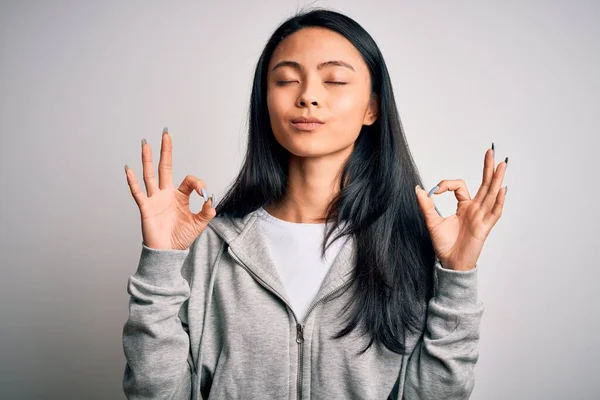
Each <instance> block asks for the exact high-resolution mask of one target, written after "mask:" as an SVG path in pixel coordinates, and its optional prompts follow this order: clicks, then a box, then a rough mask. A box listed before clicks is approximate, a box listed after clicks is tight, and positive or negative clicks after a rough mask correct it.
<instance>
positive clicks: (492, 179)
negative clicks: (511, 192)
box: [415, 149, 508, 271]
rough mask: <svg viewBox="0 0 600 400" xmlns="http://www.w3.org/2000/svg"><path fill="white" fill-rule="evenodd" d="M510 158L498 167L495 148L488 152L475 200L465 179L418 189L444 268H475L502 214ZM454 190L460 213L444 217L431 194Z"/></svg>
mask: <svg viewBox="0 0 600 400" xmlns="http://www.w3.org/2000/svg"><path fill="white" fill-rule="evenodd" d="M507 163H508V157H506V159H505V160H504V161H503V162H501V163H500V164H498V167H497V168H495V169H494V164H495V161H494V156H493V150H492V149H488V150H487V151H486V153H485V158H484V168H483V180H482V184H481V186H480V187H479V190H478V191H477V195H475V198H474V199H471V196H470V195H469V190H468V189H467V185H466V184H465V181H464V180H462V179H457V180H443V181H440V183H439V184H438V185H437V190H434V189H436V188H433V189H432V191H431V192H430V193H429V194H428V193H427V192H426V191H425V190H423V189H422V188H421V187H420V186H418V185H417V187H416V188H415V190H416V193H417V199H418V201H419V206H420V208H421V211H422V212H423V215H424V216H425V223H426V224H427V229H428V230H429V233H430V234H431V240H432V242H433V248H434V250H435V254H436V256H437V258H439V260H440V263H441V264H442V267H444V268H447V269H453V270H456V271H468V270H471V269H473V268H475V266H476V264H477V259H478V258H479V254H480V253H481V250H482V249H483V244H484V242H485V239H486V238H487V236H488V235H489V233H490V231H491V230H492V228H493V227H494V225H495V224H496V222H497V221H498V219H500V216H501V215H502V207H503V206H504V199H505V198H506V187H504V188H502V189H501V188H500V186H501V185H502V180H503V179H504V172H505V171H506V166H507ZM448 190H451V191H453V192H454V195H455V196H456V199H457V200H458V206H457V209H456V214H454V215H451V216H449V217H446V218H444V217H442V216H440V215H439V214H438V213H437V211H436V210H435V204H434V202H433V199H432V198H431V197H430V195H431V194H432V193H433V194H442V193H444V192H446V191H448Z"/></svg>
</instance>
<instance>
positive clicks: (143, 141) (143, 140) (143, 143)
mask: <svg viewBox="0 0 600 400" xmlns="http://www.w3.org/2000/svg"><path fill="white" fill-rule="evenodd" d="M146 143H147V142H146V139H142V149H143V148H144V145H145V144H146Z"/></svg>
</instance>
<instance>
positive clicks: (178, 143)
mask: <svg viewBox="0 0 600 400" xmlns="http://www.w3.org/2000/svg"><path fill="white" fill-rule="evenodd" d="M307 5H309V6H313V7H327V8H333V9H336V10H338V11H341V12H344V13H346V14H347V15H349V16H350V17H352V18H354V19H356V20H357V21H358V22H359V23H360V24H362V25H363V27H364V28H365V29H367V31H368V32H370V34H371V35H372V36H373V37H374V39H375V40H376V42H377V43H378V44H379V46H380V48H381V50H382V52H383V54H384V57H385V60H386V62H387V66H388V68H389V71H390V74H391V78H392V82H393V85H394V92H395V95H396V99H397V102H398V108H399V111H400V115H401V118H402V123H403V125H404V128H405V130H406V137H407V139H408V142H409V145H410V148H411V151H412V153H413V155H414V157H415V160H416V162H417V165H418V167H419V170H420V172H421V174H422V177H423V179H424V182H425V186H426V187H425V189H426V190H429V189H430V188H432V187H433V186H435V185H436V184H437V183H438V182H439V181H440V180H442V179H459V178H460V179H464V180H465V181H466V182H467V185H468V187H469V190H470V192H471V195H472V196H474V194H475V193H476V192H477V189H478V187H479V185H480V182H481V176H482V168H483V156H484V153H485V151H486V149H487V148H489V147H490V146H491V143H492V141H493V142H495V145H496V161H497V162H500V161H501V160H503V159H504V157H506V156H508V157H509V163H508V169H507V171H506V177H505V180H504V184H507V185H508V186H509V190H508V194H507V200H506V205H505V207H504V214H503V216H502V218H501V219H500V221H499V222H498V223H497V225H496V226H495V227H494V229H493V230H492V232H491V234H490V236H489V237H488V240H487V242H486V244H485V247H484V250H483V253H482V255H481V258H480V259H479V265H480V274H479V285H480V298H481V300H482V301H483V302H484V303H485V306H486V309H485V313H484V317H483V321H482V326H481V341H480V359H479V362H478V364H477V368H476V384H475V389H474V392H473V395H472V397H471V398H472V399H477V400H482V399H485V400H494V399H513V400H514V399H570V400H577V399H593V398H598V396H600V394H599V393H600V389H599V385H600V381H599V379H598V378H599V377H600V374H599V370H600V368H599V367H598V357H599V356H600V344H599V339H598V337H599V336H600V334H599V329H600V323H599V319H600V318H599V317H600V298H599V296H598V293H599V289H600V285H599V283H598V282H599V279H600V272H599V271H600V262H599V261H598V249H599V248H600V240H599V239H600V234H599V233H598V229H599V222H600V220H599V218H598V211H597V207H596V206H595V202H596V201H597V200H598V193H599V191H598V184H599V179H598V172H599V168H598V163H597V161H596V157H597V153H598V152H597V146H598V144H599V143H600V141H599V140H598V135H599V133H600V130H599V129H598V128H599V125H600V124H599V123H598V118H599V116H600V107H599V104H600V101H599V100H598V93H599V92H600V77H599V74H598V71H600V24H599V23H598V20H599V19H600V3H599V2H594V1H589V2H584V1H509V2H506V1H495V2H490V1H453V2H449V1H437V2H436V1H430V2H416V1H415V2H408V1H383V0H380V1H377V0H369V1H317V2H311V3H308V2H300V1H284V0H261V1H260V2H258V1H255V2H252V1H240V0H238V1H223V2H208V1H179V2H178V1H173V2H166V1H128V2H123V1H102V2H99V1H87V2H86V1H69V2H67V1H2V2H1V3H0V132H1V142H0V166H1V174H0V190H1V192H0V199H1V201H2V204H1V207H0V210H1V211H0V229H1V233H0V254H1V258H0V262H1V269H0V274H1V275H0V313H1V314H0V339H1V348H0V352H1V353H0V398H2V399H90V400H92V399H123V398H124V395H123V392H122V386H121V385H122V377H123V371H124V368H125V357H124V354H123V349H122V336H121V335H122V327H123V324H124V323H125V321H126V319H127V317H128V301H129V296H128V294H127V292H126V284H127V279H128V277H129V276H130V275H131V274H133V273H134V272H135V269H136V267H137V262H138V260H139V255H140V251H141V229H140V218H139V211H138V209H137V206H136V204H135V202H134V200H133V198H132V197H131V194H130V192H129V188H128V186H127V183H126V179H125V173H124V169H123V167H124V165H125V164H128V165H129V167H131V168H133V169H134V171H135V173H136V174H137V176H138V179H141V172H142V169H141V151H140V140H141V139H142V138H146V139H147V140H148V143H149V144H150V145H151V146H152V148H153V150H154V154H155V166H156V163H157V162H158V149H159V146H160V138H161V133H162V129H163V127H164V126H168V127H169V130H170V132H171V135H172V138H173V146H174V171H173V172H174V180H175V182H176V183H177V184H178V183H179V182H181V180H182V179H183V178H184V176H185V175H186V174H194V175H196V176H199V177H201V178H202V179H204V180H205V182H206V183H207V186H208V190H209V192H213V193H215V195H216V196H217V198H222V195H223V193H224V191H225V190H226V188H227V187H228V185H229V184H230V183H231V181H232V180H233V178H234V177H235V175H236V173H237V171H238V170H239V168H240V165H241V161H242V157H243V154H244V150H245V145H246V134H247V123H246V119H247V112H248V111H247V110H248V101H249V97H250V85H251V81H252V75H253V69H254V66H255V63H256V61H257V59H258V56H259V54H260V52H261V50H262V48H263V46H264V44H265V41H266V40H267V38H268V37H269V35H270V34H271V32H272V31H273V30H274V29H275V28H276V27H277V25H278V24H280V23H281V22H283V21H284V20H285V19H286V18H287V17H289V16H291V15H292V14H294V13H295V12H296V11H297V10H299V9H302V8H303V7H304V6H307ZM140 182H141V181H140ZM435 201H436V204H437V205H438V207H439V209H440V211H442V213H443V214H444V215H451V214H452V213H454V212H455V206H456V200H455V198H454V195H453V194H452V193H446V194H443V195H440V196H437V197H435ZM200 204H201V202H200V197H199V196H198V195H197V194H193V197H192V209H193V210H194V211H198V210H199V209H200Z"/></svg>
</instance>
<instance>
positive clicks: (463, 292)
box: [123, 9, 508, 400]
mask: <svg viewBox="0 0 600 400" xmlns="http://www.w3.org/2000/svg"><path fill="white" fill-rule="evenodd" d="M493 148H494V147H493V144H492V148H491V149H488V150H487V151H486V153H485V159H484V168H483V180H482V185H481V187H480V188H479V190H478V192H477V194H476V196H475V197H474V198H471V196H470V195H469V192H468V189H467V187H466V185H465V182H464V181H463V180H460V179H459V180H442V181H440V182H439V183H438V185H437V186H436V187H434V188H433V189H432V190H431V191H430V192H429V193H428V192H426V191H424V190H423V189H421V187H420V184H421V179H420V177H419V174H418V172H417V168H416V167H415V165H414V162H413V160H412V157H411V154H410V151H409V148H408V145H407V143H406V139H405V137H404V132H403V129H402V125H401V123H400V118H399V116H398V112H397V109H396V104H395V100H394V95H393V92H392V85H391V82H390V77H389V75H388V72H387V69H386V65H385V62H384V60H383V57H382V55H381V53H380V51H379V49H378V47H377V45H376V44H375V42H374V40H373V39H372V38H371V36H369V34H368V33H367V32H365V30H364V29H363V28H362V27H361V26H360V25H359V24H358V23H356V22H355V21H354V20H352V19H350V18H348V17H347V16H344V15H342V14H340V13H337V12H333V11H328V10H321V9H317V10H312V11H309V12H305V13H303V14H299V15H296V16H295V17H293V18H291V19H289V20H288V21H286V22H285V23H283V24H282V25H281V26H280V27H279V28H278V29H277V30H276V31H275V32H274V33H273V35H272V36H271V38H270V39H269V41H268V43H267V45H266V47H265V49H264V51H263V53H262V54H261V56H260V59H259V60H258V64H257V67H256V71H255V76H254V84H253V87H252V94H251V102H250V129H249V138H248V148H247V153H246V157H245V160H244V164H243V166H242V169H241V171H240V173H239V175H238V177H237V179H236V180H235V182H234V183H233V185H232V186H231V187H230V189H229V191H228V192H227V194H226V196H224V198H223V199H222V201H221V202H220V204H219V205H218V206H217V207H216V209H215V208H214V207H215V204H216V203H215V198H214V196H212V197H210V198H209V197H208V194H207V191H206V188H205V185H204V183H203V181H202V180H200V179H199V178H197V177H195V176H192V175H188V176H186V177H185V179H184V180H183V182H182V183H181V185H180V186H179V187H178V188H175V186H174V185H173V181H172V176H171V162H172V155H171V149H172V142H171V137H170V134H169V133H168V132H167V129H166V128H165V130H164V132H163V136H162V145H161V153H160V161H159V164H158V182H157V181H156V179H155V177H154V174H153V165H152V153H151V149H150V147H149V146H148V144H146V143H145V141H142V163H143V176H144V182H145V186H146V190H147V195H146V194H144V192H143V190H142V189H141V187H140V186H139V184H138V182H137V180H136V177H135V174H134V173H133V171H131V170H130V169H128V168H127V166H126V167H125V171H126V174H127V181H128V184H129V186H130V188H131V193H132V195H133V197H134V199H135V201H136V203H137V204H138V206H139V209H140V213H141V218H142V235H143V243H142V249H141V257H140V261H139V264H138V267H137V271H136V272H135V274H134V275H132V276H131V277H130V279H129V281H128V286H127V289H128V293H129V294H130V295H131V300H130V305H129V312H130V314H129V319H128V320H127V322H126V324H125V326H124V329H123V346H124V351H125V356H126V358H127V365H126V368H125V373H124V381H123V387H124V391H125V393H126V395H127V397H128V398H129V399H150V398H152V399H159V398H160V399H190V398H193V399H199V398H205V399H208V398H210V399H213V398H214V399H238V398H244V399H288V398H289V399H309V398H310V399H436V400H439V399H466V398H468V397H469V396H470V393H471V391H472V389H473V387H474V367H475V364H476V362H477V359H478V357H479V353H478V340H479V324H480V320H481V317H482V314H483V305H482V303H481V302H480V301H479V300H478V298H477V271H478V266H477V260H478V257H479V255H480V252H481V250H482V247H483V244H484V241H485V239H486V238H487V236H488V234H489V232H490V230H491V229H492V227H493V226H494V225H495V224H496V222H497V221H498V219H499V218H500V216H501V213H502V207H503V204H504V199H505V196H506V187H504V188H501V184H502V180H503V177H504V171H505V169H506V164H507V162H508V158H507V159H506V160H505V161H504V162H501V163H500V164H499V165H498V166H497V167H495V161H494V154H493ZM193 191H196V192H198V193H199V194H202V195H203V196H204V199H205V203H204V205H203V207H202V210H201V211H200V212H199V213H197V214H194V213H192V212H191V211H190V210H189V197H190V195H191V193H192V192H193ZM446 191H453V192H454V193H455V195H456V198H457V200H458V210H457V212H456V214H455V215H452V216H450V217H446V218H444V217H442V216H440V215H439V213H438V212H437V209H436V208H435V205H434V202H433V199H432V198H431V197H430V196H431V195H432V194H441V193H444V192H446Z"/></svg>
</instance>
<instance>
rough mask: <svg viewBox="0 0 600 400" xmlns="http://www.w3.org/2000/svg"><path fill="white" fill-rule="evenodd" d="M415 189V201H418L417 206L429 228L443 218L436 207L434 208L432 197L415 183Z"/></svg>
mask: <svg viewBox="0 0 600 400" xmlns="http://www.w3.org/2000/svg"><path fill="white" fill-rule="evenodd" d="M415 191H416V193H417V201H418V203H419V208H420V209H421V212H422V213H423V216H424V217H425V223H426V224H427V228H428V229H431V228H433V227H434V226H436V225H437V224H439V223H440V222H442V221H443V220H444V217H442V216H441V215H440V214H439V213H438V211H437V209H436V208H435V203H434V202H433V199H432V198H431V197H429V196H428V195H427V192H426V191H425V190H423V189H422V188H421V186H419V185H417V186H416V187H415Z"/></svg>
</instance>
